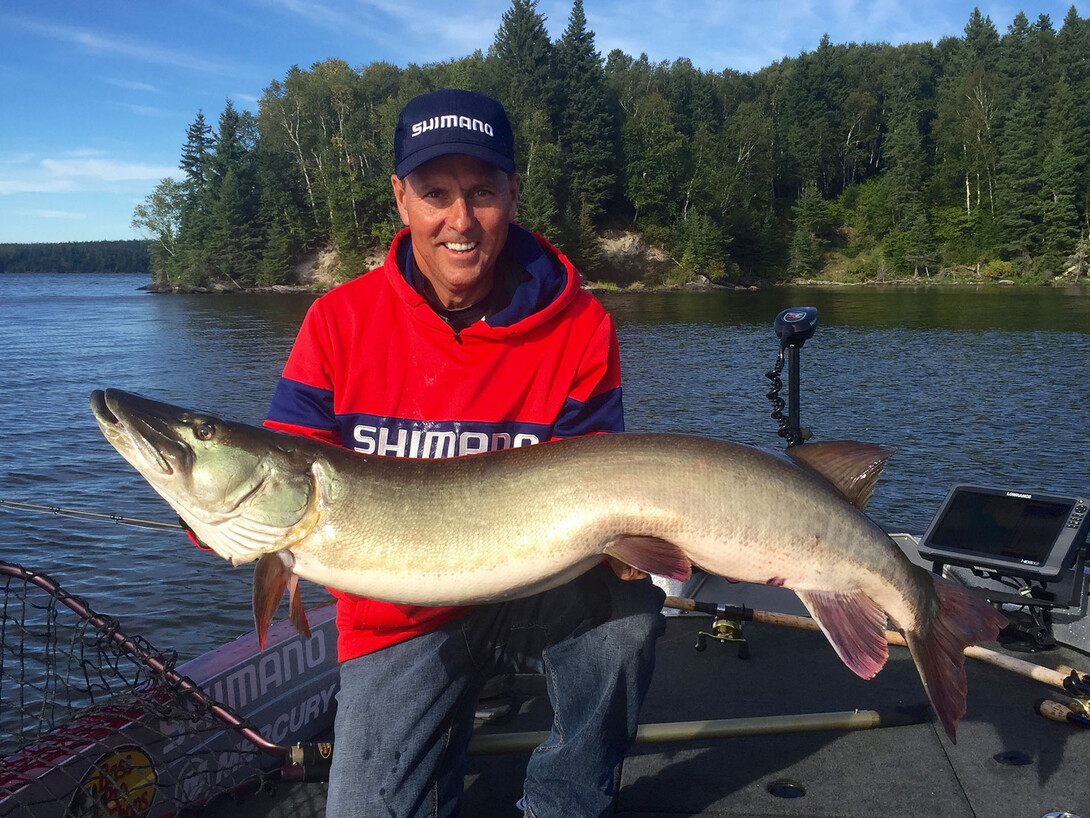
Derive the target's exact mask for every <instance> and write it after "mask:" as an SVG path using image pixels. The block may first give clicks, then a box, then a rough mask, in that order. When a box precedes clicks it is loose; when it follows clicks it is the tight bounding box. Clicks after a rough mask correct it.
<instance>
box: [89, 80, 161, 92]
mask: <svg viewBox="0 0 1090 818" xmlns="http://www.w3.org/2000/svg"><path fill="white" fill-rule="evenodd" d="M103 82H106V83H109V84H110V85H115V86H117V87H118V88H124V89H125V90H126V91H139V92H142V93H146V94H161V93H163V92H162V91H160V90H159V89H158V88H156V87H155V86H154V85H152V84H151V83H149V82H140V81H138V80H124V79H118V78H116V77H104V78H103Z"/></svg>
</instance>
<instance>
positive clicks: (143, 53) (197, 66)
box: [4, 17, 240, 74]
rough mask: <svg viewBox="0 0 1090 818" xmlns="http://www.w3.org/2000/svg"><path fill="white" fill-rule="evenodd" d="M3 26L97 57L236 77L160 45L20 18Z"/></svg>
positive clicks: (229, 68) (225, 68)
mask: <svg viewBox="0 0 1090 818" xmlns="http://www.w3.org/2000/svg"><path fill="white" fill-rule="evenodd" d="M4 19H5V21H6V22H9V23H11V24H13V25H15V26H16V27H18V28H21V29H23V30H24V31H28V32H30V33H32V34H38V35H40V36H42V37H47V38H49V39H52V40H59V41H61V42H66V43H71V44H73V45H75V46H77V47H79V48H81V49H83V50H84V51H87V52H90V53H92V54H100V55H117V56H123V57H131V58H133V59H136V60H139V61H141V62H147V63H153V64H156V65H168V66H173V67H174V68H183V69H186V70H188V71H201V72H207V73H213V74H238V73H240V72H239V71H238V70H237V69H235V68H233V67H232V66H229V65H228V64H227V63H223V62H218V61H216V60H213V59H210V58H209V57H208V56H206V55H202V54H192V53H189V52H188V51H179V50H178V49H174V48H169V47H167V46H164V45H162V44H160V43H152V42H142V41H140V40H135V39H128V38H123V37H114V36H110V35H108V34H100V33H99V32H97V31H93V30H91V29H89V28H80V27H77V26H67V25H61V24H59V23H43V22H39V21H37V20H28V19H26V18H19V17H6V18H4Z"/></svg>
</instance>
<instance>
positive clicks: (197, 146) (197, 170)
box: [179, 111, 215, 202]
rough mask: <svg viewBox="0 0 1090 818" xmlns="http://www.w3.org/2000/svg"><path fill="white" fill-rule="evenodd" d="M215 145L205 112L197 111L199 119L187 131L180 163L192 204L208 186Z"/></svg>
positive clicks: (187, 193)
mask: <svg viewBox="0 0 1090 818" xmlns="http://www.w3.org/2000/svg"><path fill="white" fill-rule="evenodd" d="M214 144H215V140H213V139H212V126H211V125H209V124H208V123H207V122H205V121H204V111H197V118H196V119H194V120H193V123H192V124H191V125H190V126H189V127H188V128H187V129H186V132H185V144H184V145H183V146H182V158H181V161H180V163H179V166H180V167H181V169H182V170H183V171H185V190H186V197H187V198H188V199H189V200H190V202H195V201H196V200H197V199H198V198H199V197H200V196H201V194H203V193H204V189H205V186H206V185H207V184H208V173H209V167H208V163H209V158H210V156H211V151H212V146H213V145H214Z"/></svg>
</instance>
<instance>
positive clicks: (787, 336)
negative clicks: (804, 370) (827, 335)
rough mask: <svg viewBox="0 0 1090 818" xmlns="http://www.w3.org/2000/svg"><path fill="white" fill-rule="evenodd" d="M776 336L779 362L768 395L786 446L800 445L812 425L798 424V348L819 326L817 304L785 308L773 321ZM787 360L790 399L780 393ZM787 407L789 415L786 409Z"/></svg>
mask: <svg viewBox="0 0 1090 818" xmlns="http://www.w3.org/2000/svg"><path fill="white" fill-rule="evenodd" d="M772 326H773V328H774V329H775V330H776V337H777V338H779V339H780V351H779V353H778V354H777V356H776V364H775V366H774V367H773V368H772V370H771V371H769V372H766V373H765V377H766V378H768V379H769V380H770V381H771V382H772V387H771V388H770V389H769V391H768V395H767V397H768V399H769V400H770V401H772V407H773V409H772V418H773V419H774V420H776V421H777V423H779V426H780V428H779V435H780V437H782V438H784V439H786V440H787V447H788V448H791V447H792V446H798V445H799V444H800V443H803V442H804V441H806V440H807V439H809V438H810V436H811V433H810V429H809V428H806V429H803V428H802V426H801V425H800V424H799V349H801V348H802V345H803V344H805V343H806V341H807V340H808V339H810V338H812V337H813V335H814V331H815V330H816V329H817V308H816V307H789V308H788V309H786V310H782V311H781V312H780V314H779V315H777V316H776V319H775V320H774V321H773V322H772ZM785 358H786V362H787V403H786V404H785V403H784V400H783V398H781V397H780V391H781V390H782V389H783V381H782V380H781V379H780V373H781V372H782V371H783V366H784V360H785ZM785 406H786V407H787V415H786V417H785V416H784V413H783V409H784V407H785Z"/></svg>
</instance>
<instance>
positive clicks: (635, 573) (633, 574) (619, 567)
mask: <svg viewBox="0 0 1090 818" xmlns="http://www.w3.org/2000/svg"><path fill="white" fill-rule="evenodd" d="M607 559H608V560H609V567H610V568H612V569H613V573H614V574H616V575H617V576H618V577H620V578H621V579H623V580H633V579H645V578H646V577H648V576H649V574H648V573H647V572H646V571H641V570H640V569H639V568H633V567H632V566H631V565H629V564H628V563H627V562H621V561H620V560H619V559H617V558H616V557H607Z"/></svg>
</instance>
